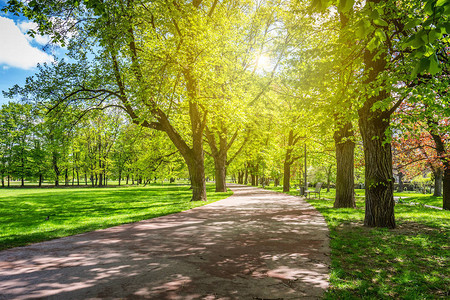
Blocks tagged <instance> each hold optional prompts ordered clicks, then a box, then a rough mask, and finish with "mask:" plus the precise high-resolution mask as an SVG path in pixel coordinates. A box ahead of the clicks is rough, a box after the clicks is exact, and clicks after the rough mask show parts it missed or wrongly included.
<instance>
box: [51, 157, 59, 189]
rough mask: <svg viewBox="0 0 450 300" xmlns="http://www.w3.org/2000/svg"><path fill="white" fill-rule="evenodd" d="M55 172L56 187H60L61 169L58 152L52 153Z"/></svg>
mask: <svg viewBox="0 0 450 300" xmlns="http://www.w3.org/2000/svg"><path fill="white" fill-rule="evenodd" d="M52 164H53V170H54V171H55V186H59V174H60V171H59V168H58V155H57V153H56V152H53V153H52Z"/></svg>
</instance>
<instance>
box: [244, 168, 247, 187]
mask: <svg viewBox="0 0 450 300" xmlns="http://www.w3.org/2000/svg"><path fill="white" fill-rule="evenodd" d="M244 184H248V165H247V164H246V165H245V174H244Z"/></svg>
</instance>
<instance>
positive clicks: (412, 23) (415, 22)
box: [404, 19, 422, 30]
mask: <svg viewBox="0 0 450 300" xmlns="http://www.w3.org/2000/svg"><path fill="white" fill-rule="evenodd" d="M421 23H422V21H421V20H419V19H413V20H411V21H409V22H408V23H406V25H405V27H404V29H405V30H410V29H412V28H414V27H416V26H417V25H419V24H421Z"/></svg>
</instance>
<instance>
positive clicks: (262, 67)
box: [255, 54, 273, 72]
mask: <svg viewBox="0 0 450 300" xmlns="http://www.w3.org/2000/svg"><path fill="white" fill-rule="evenodd" d="M255 67H256V70H258V71H264V72H269V71H271V70H272V68H273V63H272V60H271V59H270V57H268V56H267V55H263V54H261V55H258V56H257V57H256V59H255Z"/></svg>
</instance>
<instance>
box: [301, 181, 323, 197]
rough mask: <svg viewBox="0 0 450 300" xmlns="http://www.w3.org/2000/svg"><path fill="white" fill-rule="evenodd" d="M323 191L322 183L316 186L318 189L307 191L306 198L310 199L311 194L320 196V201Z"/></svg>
mask: <svg viewBox="0 0 450 300" xmlns="http://www.w3.org/2000/svg"><path fill="white" fill-rule="evenodd" d="M321 189H322V182H318V183H317V184H316V188H315V189H314V190H307V191H305V194H306V197H308V198H309V194H319V199H320V190H321Z"/></svg>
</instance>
